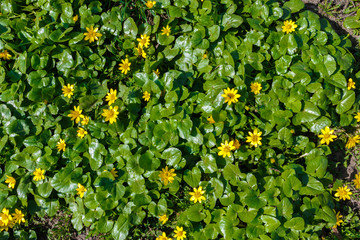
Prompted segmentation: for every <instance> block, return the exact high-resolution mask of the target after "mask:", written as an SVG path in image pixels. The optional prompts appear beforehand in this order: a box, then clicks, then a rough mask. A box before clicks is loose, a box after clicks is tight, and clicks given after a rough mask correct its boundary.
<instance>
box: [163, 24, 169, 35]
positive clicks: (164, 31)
mask: <svg viewBox="0 0 360 240" xmlns="http://www.w3.org/2000/svg"><path fill="white" fill-rule="evenodd" d="M161 32H162V33H161V35H165V34H166V36H169V35H170V33H171V28H170V27H169V25H166V27H163V28H162V29H161Z"/></svg>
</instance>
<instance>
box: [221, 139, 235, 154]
mask: <svg viewBox="0 0 360 240" xmlns="http://www.w3.org/2000/svg"><path fill="white" fill-rule="evenodd" d="M233 144H234V141H230V142H228V141H227V140H225V143H221V147H218V149H219V150H220V152H218V155H219V156H223V158H225V157H226V156H228V157H230V156H231V154H230V152H231V150H234V149H235V146H233Z"/></svg>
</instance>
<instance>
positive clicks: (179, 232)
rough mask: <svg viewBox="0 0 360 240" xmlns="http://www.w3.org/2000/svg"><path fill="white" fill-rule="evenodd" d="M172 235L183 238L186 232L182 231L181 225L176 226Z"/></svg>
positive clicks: (178, 239) (180, 239)
mask: <svg viewBox="0 0 360 240" xmlns="http://www.w3.org/2000/svg"><path fill="white" fill-rule="evenodd" d="M174 233H175V235H174V237H176V240H184V239H185V238H186V232H185V231H184V229H183V227H178V226H176V230H174Z"/></svg>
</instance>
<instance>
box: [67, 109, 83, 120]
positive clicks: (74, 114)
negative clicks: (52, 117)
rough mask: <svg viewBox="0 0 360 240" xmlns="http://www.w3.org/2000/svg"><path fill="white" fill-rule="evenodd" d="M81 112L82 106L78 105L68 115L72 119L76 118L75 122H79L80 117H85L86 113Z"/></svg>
mask: <svg viewBox="0 0 360 240" xmlns="http://www.w3.org/2000/svg"><path fill="white" fill-rule="evenodd" d="M81 112H82V110H81V109H80V106H77V107H75V106H74V111H73V110H71V111H70V113H69V114H68V115H67V116H68V117H71V121H72V120H74V119H75V122H76V123H79V122H80V118H84V115H82V114H81Z"/></svg>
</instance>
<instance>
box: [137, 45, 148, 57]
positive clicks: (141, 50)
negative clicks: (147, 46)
mask: <svg viewBox="0 0 360 240" xmlns="http://www.w3.org/2000/svg"><path fill="white" fill-rule="evenodd" d="M135 50H136V51H137V55H138V56H142V57H143V58H146V52H145V51H144V49H143V48H142V47H140V44H139V46H138V47H137V48H135Z"/></svg>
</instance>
